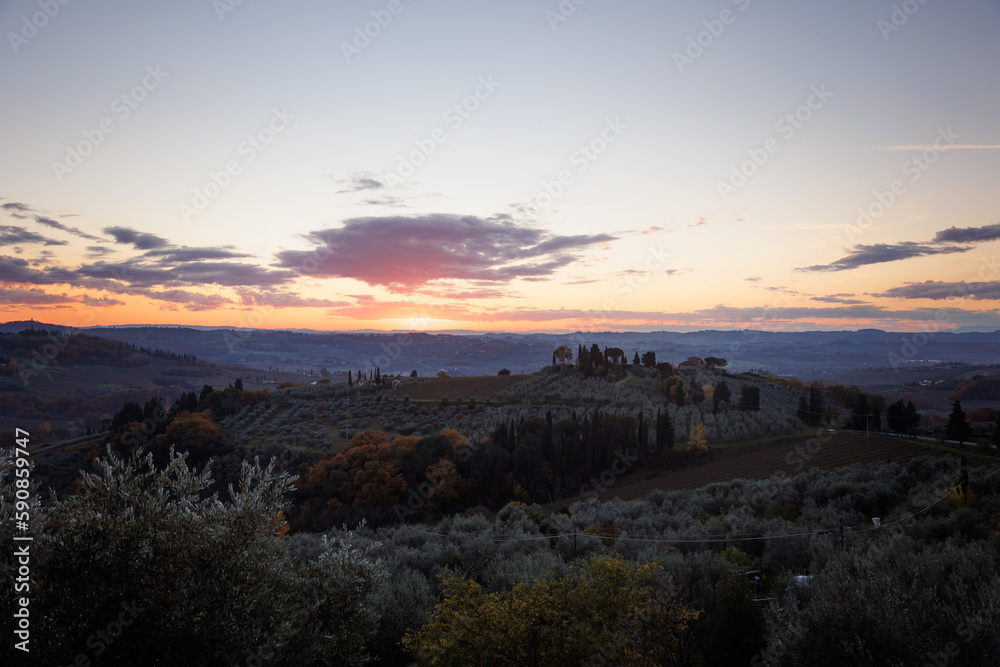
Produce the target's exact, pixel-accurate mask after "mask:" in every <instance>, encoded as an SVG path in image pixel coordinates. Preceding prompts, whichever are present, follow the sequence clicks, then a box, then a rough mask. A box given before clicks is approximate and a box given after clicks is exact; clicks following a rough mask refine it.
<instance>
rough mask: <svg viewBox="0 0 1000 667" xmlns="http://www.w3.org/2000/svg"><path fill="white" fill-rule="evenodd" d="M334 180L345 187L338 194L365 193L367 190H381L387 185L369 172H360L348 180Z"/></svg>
mask: <svg viewBox="0 0 1000 667" xmlns="http://www.w3.org/2000/svg"><path fill="white" fill-rule="evenodd" d="M331 178H332V177H331ZM333 180H334V181H336V182H337V183H338V184H340V185H343V186H344V189H343V190H338V191H337V193H338V194H346V193H350V192H363V191H365V190H381V189H382V188H384V187H385V183H383V182H382V181H380V180H378V179H377V178H375V175H374V174H372V173H369V172H358V173H357V174H352V175H351V176H350V177H348V178H343V179H336V178H334V179H333Z"/></svg>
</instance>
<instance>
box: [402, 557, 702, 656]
mask: <svg viewBox="0 0 1000 667" xmlns="http://www.w3.org/2000/svg"><path fill="white" fill-rule="evenodd" d="M662 579H663V570H662V568H661V567H660V566H658V565H655V564H647V565H638V564H635V563H629V562H626V561H624V560H622V559H621V558H615V557H607V556H597V555H595V556H591V557H589V558H587V559H585V560H584V561H583V562H581V563H580V564H578V565H576V566H575V567H574V568H573V569H572V570H571V572H570V573H569V574H567V575H566V576H565V577H560V578H555V579H539V580H535V581H528V582H523V583H519V584H517V585H515V586H514V588H513V589H512V590H510V591H498V592H495V593H487V592H485V591H484V590H483V587H482V586H481V585H480V584H477V583H475V582H471V581H467V580H463V579H459V578H448V579H446V580H445V590H444V601H443V602H442V603H441V604H440V605H438V606H437V607H436V608H435V610H434V614H433V615H432V617H431V621H430V623H428V624H427V625H425V626H424V627H423V628H421V629H420V630H410V631H408V632H407V634H406V636H405V637H404V639H403V644H404V646H406V648H407V650H408V651H410V652H411V653H412V654H413V655H414V656H415V657H416V658H417V660H418V661H419V662H420V663H422V664H435V665H463V666H464V665H511V666H517V667H521V666H523V665H554V664H559V665H575V664H581V662H586V663H591V662H592V661H596V660H603V661H604V662H605V664H606V663H607V662H611V663H613V664H616V665H666V664H671V663H672V662H674V660H675V658H676V657H677V656H678V654H679V653H680V652H681V650H680V649H681V647H680V644H681V641H682V638H683V636H684V634H685V630H686V629H687V625H688V624H689V623H690V622H691V621H692V620H693V619H695V618H697V616H698V614H697V612H693V611H691V610H689V609H687V608H685V607H684V606H683V605H681V604H680V603H679V602H678V601H677V599H676V597H675V596H673V595H672V594H670V593H669V592H668V591H667V590H665V588H664V586H663V584H662Z"/></svg>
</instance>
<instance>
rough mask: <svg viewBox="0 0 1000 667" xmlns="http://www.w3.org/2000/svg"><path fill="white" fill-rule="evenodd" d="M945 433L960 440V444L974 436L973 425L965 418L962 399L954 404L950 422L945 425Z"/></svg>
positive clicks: (949, 437) (949, 418)
mask: <svg viewBox="0 0 1000 667" xmlns="http://www.w3.org/2000/svg"><path fill="white" fill-rule="evenodd" d="M944 433H945V435H946V436H948V439H949V440H958V442H959V444H962V443H964V442H965V441H966V440H968V439H969V438H971V437H972V426H970V425H969V422H968V421H966V419H965V410H963V409H962V402H961V401H955V402H954V403H953V404H952V407H951V414H950V415H948V423H947V424H945V425H944Z"/></svg>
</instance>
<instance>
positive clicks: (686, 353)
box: [0, 322, 1000, 379]
mask: <svg viewBox="0 0 1000 667" xmlns="http://www.w3.org/2000/svg"><path fill="white" fill-rule="evenodd" d="M27 326H34V327H35V328H51V327H52V325H47V324H42V323H38V322H15V323H8V324H6V325H0V331H20V330H21V329H24V328H26V327H27ZM85 331H86V332H87V333H89V334H92V335H96V336H101V337H104V338H108V339H113V340H118V341H122V342H125V343H129V344H132V345H135V346H137V347H145V348H152V349H161V350H165V351H170V352H174V353H178V354H180V353H191V354H195V355H197V356H198V357H199V358H200V359H205V360H210V361H213V362H216V363H225V364H245V365H247V366H251V367H253V368H258V369H268V368H269V367H270V368H280V369H282V370H286V371H295V370H305V371H316V372H318V371H320V370H321V369H323V368H326V369H328V370H329V371H331V372H336V371H342V372H346V371H347V370H359V369H360V370H373V369H374V368H375V367H379V368H381V370H382V372H384V373H391V374H396V373H402V374H406V375H409V374H410V372H411V371H414V370H416V371H417V373H418V374H419V375H420V376H428V375H434V374H436V373H437V372H438V371H439V370H445V371H447V372H448V373H449V374H451V375H496V373H497V372H498V371H499V370H500V369H502V368H507V369H509V370H511V371H513V372H514V373H520V372H534V371H536V370H538V369H539V368H540V367H542V366H544V365H546V364H548V363H550V362H551V355H552V351H553V350H554V349H555V348H556V347H558V346H559V345H568V346H569V347H571V348H572V349H574V350H575V349H576V348H577V346H578V345H579V344H581V343H585V344H587V345H591V344H597V345H598V346H599V347H601V348H602V349H603V348H604V347H617V348H620V349H622V350H624V351H625V353H626V354H627V355H628V356H629V358H631V357H632V355H633V354H634V353H635V352H639V353H640V354H642V353H643V352H646V351H652V352H655V353H656V357H657V359H658V360H660V361H667V362H671V363H673V364H675V365H676V364H677V363H679V362H681V361H684V360H685V359H687V358H688V357H692V356H697V357H701V358H705V357H710V356H714V357H721V358H723V359H726V360H728V361H729V366H728V367H729V368H730V369H731V370H735V371H740V370H750V369H763V370H766V371H768V372H770V373H773V374H778V375H796V376H798V377H801V378H804V379H806V378H810V379H811V378H821V379H822V378H824V377H827V376H829V375H830V374H832V373H841V372H848V371H854V370H867V369H869V368H876V369H889V370H893V371H896V370H901V369H906V368H912V367H914V366H922V365H927V364H931V363H937V362H966V363H971V364H977V365H988V364H997V363H1000V331H995V332H992V333H976V332H963V333H944V332H940V333H935V334H930V335H927V334H913V333H898V332H897V333H892V332H886V331H880V330H877V329H865V330H861V331H806V332H780V331H778V332H774V331H752V330H744V331H696V332H690V333H677V332H670V331H655V332H649V333H634V332H626V333H621V332H607V331H595V332H575V333H567V334H514V333H485V334H467V335H465V334H463V335H458V334H453V333H406V332H394V333H384V334H372V333H339V332H319V331H316V332H308V331H270V330H267V331H265V330H253V329H236V328H234V329H207V328H195V327H167V326H163V327H93V328H90V329H87V330H85Z"/></svg>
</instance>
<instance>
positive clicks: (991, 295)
mask: <svg viewBox="0 0 1000 667" xmlns="http://www.w3.org/2000/svg"><path fill="white" fill-rule="evenodd" d="M874 296H882V297H889V298H893V299H933V300H935V301H940V300H944V299H955V298H969V299H974V300H977V301H1000V282H997V281H991V282H982V283H965V282H961V283H954V282H942V281H938V280H927V281H925V282H922V283H907V284H905V285H900V286H899V287H892V288H890V289H887V290H886V291H884V292H882V293H880V294H875V295H874Z"/></svg>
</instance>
